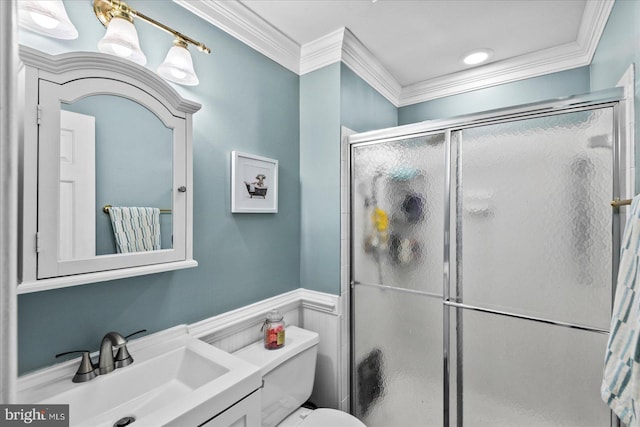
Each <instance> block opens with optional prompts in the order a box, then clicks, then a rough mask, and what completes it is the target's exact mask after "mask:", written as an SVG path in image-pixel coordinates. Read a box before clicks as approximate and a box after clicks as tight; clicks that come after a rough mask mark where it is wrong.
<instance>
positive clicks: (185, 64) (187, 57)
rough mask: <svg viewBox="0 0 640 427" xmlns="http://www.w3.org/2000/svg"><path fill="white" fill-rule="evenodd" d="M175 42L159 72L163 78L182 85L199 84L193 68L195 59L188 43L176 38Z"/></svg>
mask: <svg viewBox="0 0 640 427" xmlns="http://www.w3.org/2000/svg"><path fill="white" fill-rule="evenodd" d="M173 44H174V46H173V47H171V49H169V52H167V56H166V58H165V59H164V62H163V63H162V64H160V66H159V67H158V74H159V75H160V76H161V77H162V78H165V79H167V80H169V81H172V82H174V83H178V84H181V85H185V86H196V85H198V84H199V83H200V81H199V80H198V76H197V75H196V72H195V70H194V69H193V60H192V59H191V54H190V53H189V51H188V50H187V44H186V43H185V42H183V41H182V40H176V41H175V42H174V43H173Z"/></svg>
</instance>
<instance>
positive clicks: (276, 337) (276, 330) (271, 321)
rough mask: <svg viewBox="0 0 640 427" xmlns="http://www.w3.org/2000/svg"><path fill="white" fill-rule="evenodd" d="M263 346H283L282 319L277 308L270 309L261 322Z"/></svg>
mask: <svg viewBox="0 0 640 427" xmlns="http://www.w3.org/2000/svg"><path fill="white" fill-rule="evenodd" d="M262 332H263V334H264V348H266V349H268V350H276V349H278V348H282V347H283V346H284V320H283V316H282V314H280V312H279V311H278V310H271V311H270V312H269V313H268V314H267V318H266V319H265V321H264V323H263V324H262Z"/></svg>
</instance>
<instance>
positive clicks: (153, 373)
mask: <svg viewBox="0 0 640 427" xmlns="http://www.w3.org/2000/svg"><path fill="white" fill-rule="evenodd" d="M128 348H129V351H130V353H131V355H132V356H133V358H134V363H133V364H131V365H129V366H126V367H123V368H117V369H115V370H114V371H113V372H110V373H108V374H105V375H98V376H97V377H96V378H94V379H92V380H89V381H86V382H83V383H74V382H72V377H73V373H74V372H75V369H76V368H77V364H78V359H74V360H73V361H69V362H65V363H61V364H59V365H55V366H53V367H51V368H46V369H43V370H40V371H37V372H34V373H31V374H28V375H25V376H23V377H21V378H20V379H19V381H18V388H19V389H18V396H17V399H18V402H22V403H29V404H68V405H69V410H70V413H69V418H70V425H71V426H73V427H111V426H113V425H114V424H115V423H117V422H118V421H120V420H125V419H132V420H135V421H132V422H131V425H134V426H140V427H142V426H147V427H150V426H176V427H178V426H207V427H228V426H234V427H258V426H260V424H261V418H260V416H261V415H260V387H261V385H262V375H261V373H260V369H259V368H258V367H256V366H254V365H252V364H250V363H248V362H245V361H244V360H242V359H240V358H238V357H235V356H233V355H231V354H229V353H226V352H224V351H222V350H220V349H218V348H216V347H214V346H211V345H209V344H207V343H205V342H203V341H201V340H199V339H197V338H195V337H193V336H191V335H189V334H188V331H187V327H186V326H185V325H182V326H176V327H174V328H171V329H167V330H165V331H162V332H158V333H155V334H152V335H149V336H146V337H143V338H140V339H137V340H134V341H132V342H130V343H129V344H128ZM94 358H95V357H94Z"/></svg>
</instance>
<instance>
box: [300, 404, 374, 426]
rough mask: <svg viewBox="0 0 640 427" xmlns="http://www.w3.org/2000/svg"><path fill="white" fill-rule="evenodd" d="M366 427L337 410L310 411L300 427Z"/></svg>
mask: <svg viewBox="0 0 640 427" xmlns="http://www.w3.org/2000/svg"><path fill="white" fill-rule="evenodd" d="M327 426H331V427H366V426H365V425H364V424H363V423H362V421H360V420H359V419H357V418H356V417H354V416H353V415H351V414H347V413H346V412H342V411H338V410H337V409H328V408H320V409H316V410H315V411H312V412H311V413H310V414H309V415H308V416H307V417H306V418H305V419H304V421H303V422H302V423H300V427H327Z"/></svg>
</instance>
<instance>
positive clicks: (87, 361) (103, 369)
mask: <svg viewBox="0 0 640 427" xmlns="http://www.w3.org/2000/svg"><path fill="white" fill-rule="evenodd" d="M142 332H147V330H146V329H141V330H139V331H136V332H134V333H132V334H129V335H127V336H126V337H123V336H122V335H120V334H119V333H117V332H109V333H108V334H106V335H105V336H104V337H103V338H102V342H101V343H100V356H99V357H98V366H96V365H94V364H93V362H92V361H91V356H90V351H89V350H74V351H67V352H64V353H60V354H56V357H60V356H65V355H67V354H74V353H82V361H81V362H80V366H79V367H78V371H77V372H76V374H75V376H74V377H73V380H72V381H73V382H74V383H81V382H85V381H89V380H91V379H93V378H95V377H96V376H98V375H104V374H108V373H109V372H113V371H114V370H115V369H116V368H123V367H125V366H129V365H131V364H132V363H133V357H131V354H129V351H128V350H127V345H126V344H127V338H129V337H132V336H133V335H137V334H139V333H142ZM114 348H115V349H117V350H118V352H117V353H116V356H115V359H114V356H113V349H114Z"/></svg>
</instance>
